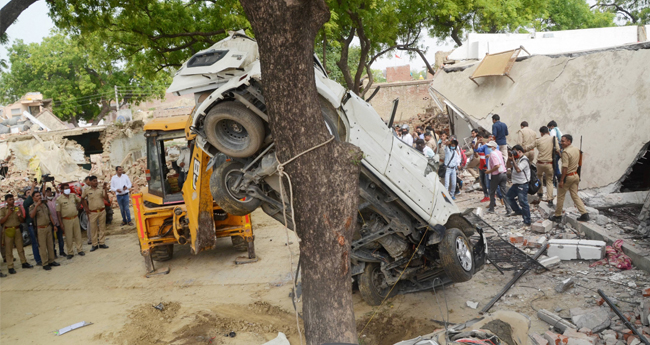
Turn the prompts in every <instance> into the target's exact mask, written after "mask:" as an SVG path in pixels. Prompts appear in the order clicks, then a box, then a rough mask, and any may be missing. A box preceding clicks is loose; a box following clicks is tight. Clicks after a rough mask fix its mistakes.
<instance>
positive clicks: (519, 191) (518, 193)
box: [506, 183, 530, 225]
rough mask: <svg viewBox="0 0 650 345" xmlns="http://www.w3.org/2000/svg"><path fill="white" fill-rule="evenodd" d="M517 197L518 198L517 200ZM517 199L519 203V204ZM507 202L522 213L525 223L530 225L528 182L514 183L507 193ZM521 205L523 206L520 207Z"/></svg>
mask: <svg viewBox="0 0 650 345" xmlns="http://www.w3.org/2000/svg"><path fill="white" fill-rule="evenodd" d="M515 198H516V199H517V200H515ZM517 201H518V202H519V204H517ZM506 202H508V204H510V207H512V210H513V211H515V213H519V214H521V216H522V217H523V218H524V223H525V224H527V225H530V207H529V206H528V184H527V183H522V184H513V185H512V187H510V189H509V190H508V193H506ZM519 206H521V208H520V207H519Z"/></svg>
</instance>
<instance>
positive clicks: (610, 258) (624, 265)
mask: <svg viewBox="0 0 650 345" xmlns="http://www.w3.org/2000/svg"><path fill="white" fill-rule="evenodd" d="M605 252H606V253H607V258H605V259H602V260H600V261H597V262H594V263H593V264H591V265H590V267H593V266H598V265H607V264H609V265H611V266H614V267H616V268H618V269H622V270H629V269H631V268H632V259H630V257H629V256H627V255H625V253H623V240H616V242H614V243H613V245H612V246H607V247H606V248H605Z"/></svg>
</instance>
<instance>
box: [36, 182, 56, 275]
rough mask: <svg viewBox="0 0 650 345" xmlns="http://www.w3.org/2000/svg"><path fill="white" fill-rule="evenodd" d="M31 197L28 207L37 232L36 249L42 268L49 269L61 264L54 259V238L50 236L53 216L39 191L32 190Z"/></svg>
mask: <svg viewBox="0 0 650 345" xmlns="http://www.w3.org/2000/svg"><path fill="white" fill-rule="evenodd" d="M32 198H33V199H34V204H32V205H31V206H30V207H29V216H30V217H32V219H33V220H34V223H35V224H34V225H36V229H37V232H38V251H39V252H40V254H41V260H43V269H45V270H48V271H49V270H51V269H52V267H56V266H61V264H59V263H58V262H56V261H54V240H53V237H52V224H54V218H52V214H51V213H50V209H49V208H48V207H47V204H45V203H44V202H43V195H42V194H41V192H34V194H32Z"/></svg>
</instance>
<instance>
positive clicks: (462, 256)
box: [438, 228, 475, 283]
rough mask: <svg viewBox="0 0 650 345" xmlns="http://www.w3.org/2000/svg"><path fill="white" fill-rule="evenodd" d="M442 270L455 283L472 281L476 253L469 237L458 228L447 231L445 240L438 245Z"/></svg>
mask: <svg viewBox="0 0 650 345" xmlns="http://www.w3.org/2000/svg"><path fill="white" fill-rule="evenodd" d="M438 253H439V255H440V261H441V262H442V268H443V270H444V271H445V273H446V274H447V277H449V279H451V281H453V282H454V283H462V282H466V281H468V280H470V279H472V276H473V275H474V271H475V268H474V253H473V252H472V246H471V244H470V242H469V240H468V239H467V236H465V234H463V233H462V232H461V231H460V230H458V229H456V228H450V229H447V232H446V234H445V238H444V239H443V240H442V242H440V244H439V245H438Z"/></svg>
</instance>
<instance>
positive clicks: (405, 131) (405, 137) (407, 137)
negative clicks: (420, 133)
mask: <svg viewBox="0 0 650 345" xmlns="http://www.w3.org/2000/svg"><path fill="white" fill-rule="evenodd" d="M401 139H402V141H403V142H404V143H405V144H406V145H408V146H411V147H413V136H412V135H411V133H409V125H407V124H405V125H403V126H402V138H401Z"/></svg>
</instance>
